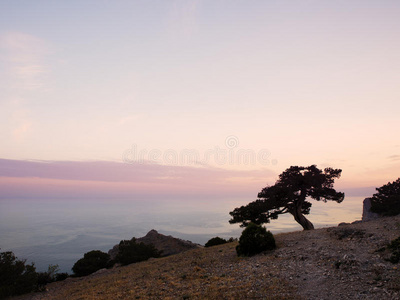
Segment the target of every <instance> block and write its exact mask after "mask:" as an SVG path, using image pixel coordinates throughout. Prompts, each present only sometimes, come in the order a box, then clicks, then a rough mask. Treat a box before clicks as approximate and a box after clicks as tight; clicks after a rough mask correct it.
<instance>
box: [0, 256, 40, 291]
mask: <svg viewBox="0 0 400 300" xmlns="http://www.w3.org/2000/svg"><path fill="white" fill-rule="evenodd" d="M25 263H26V260H19V259H17V258H16V257H15V255H14V253H12V252H1V253H0V299H3V298H6V297H10V296H13V295H21V294H25V293H29V292H31V291H33V290H34V289H35V288H36V283H37V273H36V269H35V266H34V264H30V265H26V264H25Z"/></svg>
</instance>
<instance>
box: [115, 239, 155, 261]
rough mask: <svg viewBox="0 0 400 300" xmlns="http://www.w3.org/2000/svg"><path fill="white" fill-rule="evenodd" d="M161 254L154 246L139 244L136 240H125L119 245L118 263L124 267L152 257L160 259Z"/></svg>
mask: <svg viewBox="0 0 400 300" xmlns="http://www.w3.org/2000/svg"><path fill="white" fill-rule="evenodd" d="M160 256H161V252H160V251H158V250H157V249H156V248H155V247H154V245H152V244H149V245H148V244H145V243H142V242H140V243H137V242H136V239H135V238H132V239H131V240H123V241H121V242H120V243H119V251H118V254H117V257H116V261H117V262H119V263H121V264H122V265H129V264H131V263H135V262H139V261H144V260H148V259H149V258H150V257H160Z"/></svg>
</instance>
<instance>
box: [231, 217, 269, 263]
mask: <svg viewBox="0 0 400 300" xmlns="http://www.w3.org/2000/svg"><path fill="white" fill-rule="evenodd" d="M275 247H276V245H275V238H274V236H273V234H272V233H271V232H270V231H267V229H265V227H263V226H260V225H257V224H254V223H250V224H249V225H248V226H247V227H246V228H245V229H244V230H243V232H242V235H241V236H240V238H239V245H237V247H236V253H237V255H238V256H252V255H255V254H258V253H260V252H263V251H266V250H272V249H275Z"/></svg>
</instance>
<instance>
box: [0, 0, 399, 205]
mask: <svg viewBox="0 0 400 300" xmlns="http://www.w3.org/2000/svg"><path fill="white" fill-rule="evenodd" d="M399 15H400V2H399V1H397V0H396V1H395V0H382V1H369V0H362V1H361V0H360V1H355V0H354V1H353V0H351V1H348V0H347V1H340V0H338V1H331V0H330V1H325V0H319V1H314V0H303V1H300V0H299V1H269V0H263V1H239V0H231V1H225V0H212V1H211V0H210V1H206V0H203V1H202V0H197V1H196V0H193V1H189V0H187V1H183V0H175V1H174V0H171V1H167V0H163V1H161V0H160V1H152V0H148V1H144V0H143V1H134V0H131V1H122V0H116V1H106V0H104V1H100V0H98V1H73V0H71V1H40V0H39V1H23V0H10V1H8V0H1V1H0V124H1V126H0V138H1V147H0V177H1V179H0V197H2V198H29V197H38V198H41V197H49V198H57V197H61V198H62V197H66V198H68V197H90V198H96V197H106V198H107V197H118V198H129V197H160V196H163V197H166V198H169V197H170V198H174V197H175V198H176V197H178V198H179V197H181V198H187V197H197V198H205V197H212V198H216V199H217V198H219V197H225V198H229V197H247V199H249V200H254V199H253V198H254V197H256V195H257V193H258V192H259V191H260V190H261V189H262V188H263V187H264V186H266V185H267V184H270V185H271V184H273V183H274V182H275V181H276V180H277V178H278V175H279V174H280V173H281V172H282V171H284V170H285V169H287V168H289V167H290V166H292V165H299V166H308V165H312V164H316V165H317V166H318V167H320V168H325V167H333V168H340V169H342V170H343V172H342V177H341V178H340V179H339V180H337V183H336V184H335V186H336V187H337V188H338V189H343V190H345V191H346V192H348V194H349V195H357V196H370V193H371V191H372V192H373V190H374V189H373V187H379V186H381V185H383V184H386V183H387V182H389V181H394V180H396V179H397V178H398V177H399V173H400V172H399V171H400V141H399V139H398V132H399V129H400V118H399V113H400V84H399V82H400V19H399V17H398V16H399Z"/></svg>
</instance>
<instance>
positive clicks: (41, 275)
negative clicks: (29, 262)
mask: <svg viewBox="0 0 400 300" xmlns="http://www.w3.org/2000/svg"><path fill="white" fill-rule="evenodd" d="M58 271H60V268H59V267H58V265H49V267H48V269H47V272H38V273H37V288H36V289H37V291H42V290H44V287H45V285H46V284H48V283H52V282H54V281H60V280H64V279H66V278H67V277H68V276H69V275H68V273H58Z"/></svg>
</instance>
